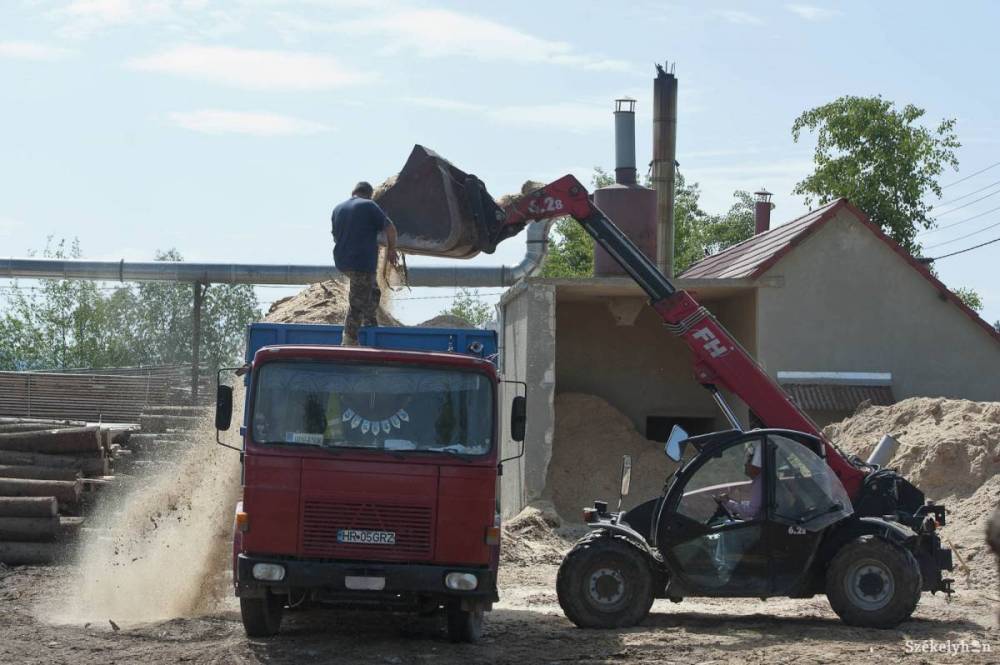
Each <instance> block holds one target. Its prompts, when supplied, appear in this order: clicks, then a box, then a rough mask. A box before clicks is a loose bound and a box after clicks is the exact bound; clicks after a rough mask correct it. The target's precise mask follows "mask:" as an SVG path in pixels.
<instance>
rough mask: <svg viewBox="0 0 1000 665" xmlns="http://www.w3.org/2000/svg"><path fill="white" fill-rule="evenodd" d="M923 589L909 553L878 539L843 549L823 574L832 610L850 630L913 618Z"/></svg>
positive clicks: (864, 539)
mask: <svg viewBox="0 0 1000 665" xmlns="http://www.w3.org/2000/svg"><path fill="white" fill-rule="evenodd" d="M922 586H923V580H922V579H921V577H920V564H918V563H917V560H916V558H914V556H913V554H911V553H910V552H908V551H907V550H905V549H903V548H902V547H900V546H898V545H895V544H893V543H890V542H888V541H886V540H885V539H883V538H879V537H878V536H870V535H869V536H861V537H859V538H857V539H855V540H852V541H851V542H849V543H847V544H846V545H844V546H843V547H841V548H840V551H839V552H837V554H836V556H834V557H833V561H831V562H830V567H829V568H828V569H827V571H826V597H827V600H829V601H830V607H832V608H833V611H834V612H836V613H837V615H838V616H839V617H840V618H841V619H842V620H843V622H844V623H846V624H848V625H850V626H862V627H865V628H893V627H895V626H898V625H899V624H900V623H902V622H904V621H906V620H907V619H909V618H910V615H911V614H913V610H914V609H916V607H917V603H918V602H919V601H920V590H921V587H922Z"/></svg>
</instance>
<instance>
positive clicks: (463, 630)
mask: <svg viewBox="0 0 1000 665" xmlns="http://www.w3.org/2000/svg"><path fill="white" fill-rule="evenodd" d="M483 614H484V612H483V609H482V608H481V607H477V608H476V609H473V610H463V609H462V606H461V604H459V603H452V604H450V605H449V606H448V639H449V640H451V641H452V642H469V643H475V642H478V641H479V638H480V637H481V636H482V634H483Z"/></svg>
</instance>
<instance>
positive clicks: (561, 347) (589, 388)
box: [556, 291, 756, 433]
mask: <svg viewBox="0 0 1000 665" xmlns="http://www.w3.org/2000/svg"><path fill="white" fill-rule="evenodd" d="M635 300H636V301H637V304H642V307H641V309H640V310H639V314H638V316H637V317H636V319H635V322H634V323H633V324H632V325H617V324H616V320H615V317H614V316H613V315H612V311H611V309H610V308H609V306H608V299H606V298H600V297H597V298H594V299H593V300H587V301H576V300H574V301H569V302H563V301H562V300H561V299H560V301H559V304H558V306H557V309H556V330H557V334H556V390H557V392H560V393H562V392H581V393H590V394H593V395H597V396H599V397H603V398H604V399H605V400H607V401H608V402H609V403H611V404H612V405H613V406H615V407H616V408H617V409H619V410H620V411H622V412H623V413H624V414H625V415H626V416H628V417H629V419H630V420H632V422H633V423H634V424H635V426H636V429H637V430H638V431H639V432H643V433H644V432H645V428H646V418H647V416H667V417H696V418H711V419H713V420H714V421H715V425H714V426H715V428H718V429H725V428H728V427H729V425H728V423H727V422H726V421H725V420H724V419H723V418H722V416H721V414H720V412H719V409H718V407H717V406H716V404H715V402H714V401H713V400H712V398H711V395H710V394H709V393H708V392H707V391H706V390H705V389H704V388H702V387H701V386H700V385H698V384H697V383H696V382H695V381H694V379H693V377H692V368H691V354H690V351H688V348H687V346H686V345H685V344H684V343H683V342H682V341H680V340H679V339H677V338H676V337H674V336H673V335H671V334H670V333H669V332H668V331H667V329H666V328H665V327H664V325H663V320H662V319H661V318H660V317H659V316H658V315H657V314H656V312H654V311H653V309H652V308H651V307H648V306H646V305H645V304H643V301H642V300H641V299H638V298H636V299H635ZM705 304H706V306H707V307H708V308H709V309H710V310H711V311H712V312H713V313H714V314H715V315H716V316H717V318H719V320H720V321H721V322H722V323H723V325H725V326H726V327H727V328H729V330H730V331H731V332H732V333H733V334H734V335H735V336H736V337H737V339H738V340H739V341H740V343H741V344H743V345H744V346H745V347H747V348H748V349H749V350H750V352H751V353H753V352H754V347H755V346H756V326H755V322H754V300H753V292H752V291H749V292H747V293H746V294H745V295H741V296H735V297H732V298H727V299H725V300H718V301H708V302H706V303H705ZM730 402H731V405H732V406H733V407H734V409H736V410H737V413H738V414H740V415H741V416H742V415H745V409H742V408H741V407H740V406H739V405H738V404H736V403H735V401H734V400H730Z"/></svg>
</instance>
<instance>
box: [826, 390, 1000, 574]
mask: <svg viewBox="0 0 1000 665" xmlns="http://www.w3.org/2000/svg"><path fill="white" fill-rule="evenodd" d="M824 433H825V434H826V435H827V436H828V437H830V438H831V439H832V440H833V441H834V443H836V444H837V445H838V446H840V447H841V448H842V449H843V450H845V451H846V452H848V453H854V454H857V455H858V456H860V457H862V458H867V457H868V455H869V454H870V453H871V451H872V449H873V448H874V447H875V445H876V444H877V443H878V441H879V439H880V438H881V437H882V435H883V434H891V435H892V436H893V437H894V438H896V440H898V441H899V444H900V445H899V449H898V450H897V451H896V455H895V456H894V457H893V459H892V461H891V462H890V463H889V464H888V466H889V467H891V468H894V469H896V470H898V471H899V472H900V474H902V475H903V476H904V477H905V478H906V479H907V480H909V481H910V482H911V483H913V484H914V485H915V486H917V487H918V488H919V489H920V490H921V491H923V492H924V494H925V495H926V496H927V498H928V499H929V500H932V501H935V502H938V503H943V504H945V506H946V507H947V508H948V515H947V519H948V525H947V526H946V527H944V529H943V530H942V536H943V537H944V538H947V539H948V540H949V541H951V542H952V543H954V545H955V551H956V552H957V553H958V555H959V556H961V557H962V558H963V559H964V560H965V562H966V563H967V564H968V567H969V569H970V571H971V583H972V584H973V586H976V587H979V588H985V587H987V586H988V587H989V588H991V589H995V588H996V581H997V568H996V564H995V562H994V560H993V557H992V554H991V553H990V551H989V548H988V547H987V545H986V542H985V536H986V522H987V519H988V518H989V516H990V514H991V513H992V512H993V509H994V508H995V507H996V506H997V505H998V504H1000V475H998V474H1000V402H970V401H968V400H952V399H944V398H925V397H917V398H911V399H907V400H903V401H902V402H899V403H898V404H894V405H892V406H863V407H862V408H861V409H859V411H858V412H857V413H855V414H854V415H853V416H852V417H850V418H847V419H846V420H843V421H841V422H839V423H835V424H832V425H830V426H828V427H827V428H826V429H825V430H824ZM954 576H955V578H956V579H957V580H959V582H960V584H959V585H958V588H959V589H961V588H962V587H963V586H964V584H962V583H961V582H962V580H963V578H964V575H963V573H962V571H961V570H960V569H959V565H958V561H957V560H956V571H955V573H954Z"/></svg>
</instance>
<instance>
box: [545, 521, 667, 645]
mask: <svg viewBox="0 0 1000 665" xmlns="http://www.w3.org/2000/svg"><path fill="white" fill-rule="evenodd" d="M647 556H648V555H647V554H646V553H644V552H642V551H640V550H639V548H638V547H636V546H635V545H633V544H631V543H630V542H628V541H627V540H625V539H623V538H615V537H609V536H606V535H601V536H599V537H596V538H595V537H593V536H590V537H585V538H584V539H583V540H581V541H580V542H578V543H577V544H576V545H575V546H574V547H573V549H572V550H570V551H569V553H568V554H567V555H566V557H565V558H564V559H563V562H562V564H561V565H560V566H559V574H558V576H557V577H556V593H557V594H558V596H559V606H560V607H562V610H563V612H564V613H565V614H566V617H567V618H568V619H569V620H570V621H572V622H573V623H575V624H576V625H577V626H579V627H580V628H621V627H624V626H634V625H636V624H637V623H639V622H640V621H642V620H643V619H645V618H646V615H647V614H649V608H650V607H651V606H652V605H653V571H652V570H651V569H650V566H649V561H648V559H647Z"/></svg>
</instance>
